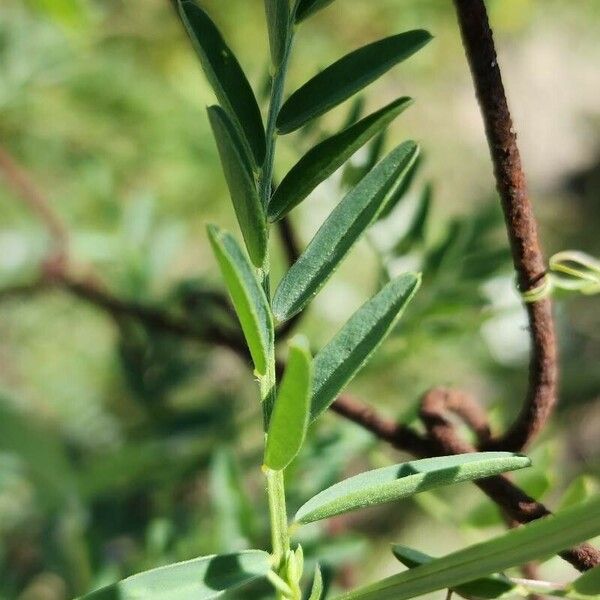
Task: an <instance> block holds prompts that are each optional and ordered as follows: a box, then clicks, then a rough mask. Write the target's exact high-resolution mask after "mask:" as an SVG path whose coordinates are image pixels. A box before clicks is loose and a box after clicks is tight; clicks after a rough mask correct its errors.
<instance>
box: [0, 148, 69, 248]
mask: <svg viewBox="0 0 600 600" xmlns="http://www.w3.org/2000/svg"><path fill="white" fill-rule="evenodd" d="M0 173H2V174H3V175H4V178H5V180H6V182H7V184H8V185H9V187H10V188H11V189H12V190H13V191H14V192H15V193H16V194H17V195H18V196H19V198H21V200H22V201H23V203H24V204H25V205H26V206H27V207H28V208H29V209H30V210H31V211H32V212H33V213H34V214H36V215H37V216H38V218H39V219H40V221H41V222H42V223H43V224H44V226H45V227H46V229H47V231H48V233H49V235H50V238H51V239H52V241H53V244H54V246H55V252H56V254H57V255H63V254H65V253H66V251H67V243H68V238H69V236H68V233H67V229H66V227H65V225H64V223H63V222H62V220H61V219H60V218H59V217H58V215H57V213H56V212H55V211H54V209H53V208H52V206H51V204H50V202H49V200H48V199H47V198H46V197H45V196H44V194H43V193H42V192H41V191H40V190H39V189H38V188H37V186H36V185H35V184H34V183H33V182H32V180H31V179H30V178H29V177H28V175H27V173H26V172H25V171H24V169H22V168H21V167H20V166H19V165H18V164H17V162H16V161H15V160H14V159H13V158H12V156H11V155H10V154H9V153H8V152H7V151H6V150H5V149H4V148H2V147H1V146H0Z"/></svg>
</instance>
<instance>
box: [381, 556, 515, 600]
mask: <svg viewBox="0 0 600 600" xmlns="http://www.w3.org/2000/svg"><path fill="white" fill-rule="evenodd" d="M392 552H393V553H394V556H395V557H396V558H397V559H398V560H399V561H400V562H401V563H402V564H403V565H405V566H406V567H408V568H409V569H413V568H414V567H418V566H420V565H427V564H429V563H430V562H432V561H434V560H435V558H434V557H433V556H429V555H428V554H424V553H423V552H419V551H418V550H414V549H412V548H407V547H406V546H401V545H399V544H397V545H394V546H393V547H392ZM516 587H517V586H516V584H514V583H513V582H512V581H511V580H510V579H509V578H508V577H506V576H504V575H502V574H499V573H494V574H493V575H488V576H487V577H482V578H481V579H475V580H474V581H468V582H467V583H463V584H462V585H457V586H456V587H455V588H453V590H452V591H454V592H456V593H457V594H458V595H459V596H463V598H467V599H468V600H473V599H475V598H476V599H478V600H495V599H496V598H502V597H503V596H504V595H506V594H508V593H510V592H512V591H513V590H514V589H515V588H516Z"/></svg>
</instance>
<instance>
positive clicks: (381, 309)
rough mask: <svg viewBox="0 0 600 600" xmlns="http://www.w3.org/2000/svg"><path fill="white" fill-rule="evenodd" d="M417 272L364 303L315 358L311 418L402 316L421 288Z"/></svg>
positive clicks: (353, 374) (336, 393)
mask: <svg viewBox="0 0 600 600" xmlns="http://www.w3.org/2000/svg"><path fill="white" fill-rule="evenodd" d="M420 283H421V277H420V276H419V275H416V274H414V273H406V274H404V275H400V276H399V277H397V278H396V279H393V280H392V281H390V282H389V283H388V284H386V286H385V287H384V288H383V289H382V290H381V291H380V292H379V293H378V294H377V295H375V296H374V297H373V298H371V299H370V300H368V301H367V302H366V303H365V304H363V305H362V306H361V307H360V308H359V309H358V310H357V311H356V312H355V313H354V314H353V315H352V317H350V319H349V320H348V322H347V323H346V324H345V325H344V326H343V327H342V329H340V331H339V332H338V333H337V334H336V335H335V337H334V338H333V339H332V340H331V341H330V342H329V343H328V344H327V345H326V346H325V347H324V348H323V349H321V351H320V352H319V353H318V354H317V355H316V356H315V359H314V361H313V362H314V369H315V377H314V383H313V399H312V406H311V417H312V418H313V419H316V418H317V417H318V416H319V415H320V414H321V413H323V412H324V411H325V410H326V409H327V408H328V407H329V405H330V404H331V403H332V402H333V401H334V400H335V398H336V396H337V395H338V394H339V393H340V392H341V391H342V390H343V389H344V387H345V386H346V384H347V383H348V382H349V381H350V380H351V379H352V378H353V377H354V376H355V375H356V374H357V373H358V371H360V369H361V368H362V367H363V366H364V365H365V363H366V362H367V361H368V360H369V358H370V357H371V355H372V354H373V353H374V352H375V350H377V348H378V347H379V346H380V345H381V343H382V342H383V340H384V339H385V338H386V336H387V335H388V333H389V332H390V331H391V329H392V328H393V327H394V325H395V324H396V323H397V321H398V319H399V318H400V317H401V316H402V313H403V311H404V308H405V307H406V305H407V304H408V303H409V302H410V300H411V299H412V297H413V296H414V294H415V292H416V291H417V289H418V288H419V285H420Z"/></svg>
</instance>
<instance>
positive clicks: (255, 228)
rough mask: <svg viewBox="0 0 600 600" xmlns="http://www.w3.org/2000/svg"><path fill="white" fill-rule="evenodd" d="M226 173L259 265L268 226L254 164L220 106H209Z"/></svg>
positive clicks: (251, 252) (248, 245)
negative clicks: (246, 156) (253, 167)
mask: <svg viewBox="0 0 600 600" xmlns="http://www.w3.org/2000/svg"><path fill="white" fill-rule="evenodd" d="M208 118H209V120H210V124H211V127H212V130H213V133H214V136H215V139H216V142H217V148H218V150H219V156H220V157H221V164H222V165H223V172H224V173H225V179H226V181H227V186H228V187H229V193H230V195H231V201H232V203H233V208H234V209H235V214H236V217H237V220H238V223H239V225H240V230H241V232H242V236H243V237H244V242H245V243H246V248H247V249H248V254H249V255H250V258H251V259H252V262H253V263H254V264H255V265H256V266H257V267H260V266H261V265H262V263H263V260H264V258H265V253H266V249H267V225H266V218H265V215H264V210H263V207H262V203H261V201H260V198H259V196H258V190H257V189H256V183H255V181H254V178H253V176H252V174H251V167H250V165H249V164H248V161H247V160H246V159H245V153H244V149H243V146H242V145H241V142H240V137H239V135H238V133H237V131H236V129H235V127H233V124H232V123H231V120H230V119H229V117H228V116H227V113H226V112H225V111H224V110H223V109H222V108H221V107H220V106H211V107H209V108H208Z"/></svg>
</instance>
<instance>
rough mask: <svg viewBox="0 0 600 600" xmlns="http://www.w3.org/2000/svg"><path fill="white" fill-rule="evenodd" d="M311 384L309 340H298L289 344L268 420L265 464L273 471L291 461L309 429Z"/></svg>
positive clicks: (282, 467) (283, 467) (280, 468)
mask: <svg viewBox="0 0 600 600" xmlns="http://www.w3.org/2000/svg"><path fill="white" fill-rule="evenodd" d="M311 387H312V362H311V356H310V352H309V350H308V343H307V342H306V340H302V339H298V338H296V339H295V340H293V341H292V343H291V344H290V352H289V355H288V361H287V364H286V368H285V373H284V375H283V380H282V382H281V387H280V388H279V393H278V395H277V399H276V400H275V407H274V408H273V414H272V415H271V420H270V423H269V433H268V436H267V445H266V449H265V465H266V466H267V467H269V468H270V469H273V470H275V471H280V470H282V469H285V468H286V467H287V466H288V465H289V464H290V463H291V462H292V460H294V458H295V457H296V455H297V454H298V452H299V451H300V448H301V447H302V443H303V442H304V438H305V436H306V430H307V428H308V416H309V412H310V398H311Z"/></svg>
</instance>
